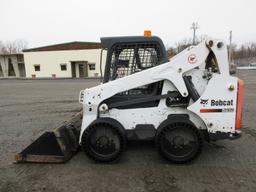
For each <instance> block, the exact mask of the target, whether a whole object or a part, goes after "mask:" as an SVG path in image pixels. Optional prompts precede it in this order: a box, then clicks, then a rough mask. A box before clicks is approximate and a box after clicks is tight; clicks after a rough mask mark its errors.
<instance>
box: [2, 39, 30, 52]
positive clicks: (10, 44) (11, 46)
mask: <svg viewBox="0 0 256 192" xmlns="http://www.w3.org/2000/svg"><path fill="white" fill-rule="evenodd" d="M27 48H28V42H27V41H26V40H23V39H17V40H15V41H6V42H3V41H0V54H14V53H22V50H24V49H27Z"/></svg>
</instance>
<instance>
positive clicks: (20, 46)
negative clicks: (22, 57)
mask: <svg viewBox="0 0 256 192" xmlns="http://www.w3.org/2000/svg"><path fill="white" fill-rule="evenodd" d="M14 45H15V48H16V52H17V53H21V52H22V51H23V50H24V49H27V48H28V42H27V41H26V40H24V39H17V40H15V41H14Z"/></svg>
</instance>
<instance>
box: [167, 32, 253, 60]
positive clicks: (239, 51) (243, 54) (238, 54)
mask: <svg viewBox="0 0 256 192" xmlns="http://www.w3.org/2000/svg"><path fill="white" fill-rule="evenodd" d="M205 38H206V36H200V37H199V38H197V39H196V44H198V43H200V42H201V41H202V40H204V39H205ZM192 42H193V40H192V39H191V38H185V39H183V40H181V41H178V42H176V43H175V44H174V46H171V47H168V48H167V53H168V56H169V58H171V57H173V56H175V55H176V54H178V53H180V52H181V51H183V50H184V49H186V48H187V47H189V46H191V45H192ZM228 49H229V46H228ZM231 52H232V54H231V57H232V61H233V62H239V61H240V60H250V59H254V60H255V61H256V42H249V43H244V44H241V45H239V46H238V45H236V44H232V49H231Z"/></svg>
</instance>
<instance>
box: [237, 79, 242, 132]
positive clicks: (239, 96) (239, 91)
mask: <svg viewBox="0 0 256 192" xmlns="http://www.w3.org/2000/svg"><path fill="white" fill-rule="evenodd" d="M243 97H244V81H243V80H241V79H238V89H237V102H236V105H237V106H236V129H241V127H242V112H243V111H242V110H243Z"/></svg>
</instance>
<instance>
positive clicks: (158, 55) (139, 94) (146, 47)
mask: <svg viewBox="0 0 256 192" xmlns="http://www.w3.org/2000/svg"><path fill="white" fill-rule="evenodd" d="M101 44H102V46H103V49H106V50H107V58H106V64H105V71H104V78H103V83H106V82H109V81H113V80H115V79H118V78H122V77H125V76H128V75H131V74H134V73H136V72H140V71H143V70H145V69H149V68H151V67H155V66H157V65H160V64H163V63H166V62H168V57H167V52H166V49H165V47H164V44H163V42H162V40H161V39H160V38H159V37H156V36H130V37H104V38H101ZM162 85H163V82H156V83H152V84H149V85H145V86H141V87H137V88H135V89H131V90H128V91H125V92H122V93H118V94H116V95H115V96H113V97H111V98H110V99H108V100H106V101H104V102H105V103H106V104H107V105H109V106H111V104H113V103H116V102H123V101H128V100H132V99H139V98H145V97H152V96H155V95H159V94H161V91H162ZM157 104H158V101H151V102H145V103H142V104H141V107H153V106H156V105H157ZM133 107H138V105H134V106H133V105H129V106H122V107H117V108H119V109H124V108H133Z"/></svg>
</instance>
